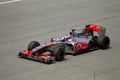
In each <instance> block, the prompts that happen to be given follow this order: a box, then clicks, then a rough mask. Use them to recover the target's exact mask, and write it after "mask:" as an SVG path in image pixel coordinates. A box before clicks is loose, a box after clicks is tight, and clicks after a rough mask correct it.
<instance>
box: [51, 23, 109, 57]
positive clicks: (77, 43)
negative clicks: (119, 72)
mask: <svg viewBox="0 0 120 80" xmlns="http://www.w3.org/2000/svg"><path fill="white" fill-rule="evenodd" d="M71 30H72V31H71V32H70V33H69V34H68V35H66V36H64V37H62V38H60V39H59V38H52V39H51V42H62V43H64V44H65V53H71V54H73V55H76V54H79V53H81V52H86V51H93V50H96V49H108V48H109V45H110V38H109V37H108V36H106V28H104V27H102V26H98V25H94V24H89V25H86V26H85V28H83V29H79V30H76V29H71Z"/></svg>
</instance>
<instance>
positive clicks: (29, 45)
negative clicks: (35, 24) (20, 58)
mask: <svg viewBox="0 0 120 80" xmlns="http://www.w3.org/2000/svg"><path fill="white" fill-rule="evenodd" d="M38 46H40V43H39V42H37V41H31V42H30V43H29V44H28V51H31V50H32V49H33V48H35V47H38Z"/></svg>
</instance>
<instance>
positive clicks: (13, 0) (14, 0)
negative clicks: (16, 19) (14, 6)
mask: <svg viewBox="0 0 120 80" xmlns="http://www.w3.org/2000/svg"><path fill="white" fill-rule="evenodd" d="M17 1H21V0H10V1H5V2H0V4H7V3H13V2H17Z"/></svg>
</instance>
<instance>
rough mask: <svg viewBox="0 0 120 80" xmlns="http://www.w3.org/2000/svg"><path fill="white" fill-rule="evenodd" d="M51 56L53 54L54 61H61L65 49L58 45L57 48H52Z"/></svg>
mask: <svg viewBox="0 0 120 80" xmlns="http://www.w3.org/2000/svg"><path fill="white" fill-rule="evenodd" d="M53 56H55V60H56V61H62V60H64V57H65V49H64V48H63V47H62V46H60V47H58V48H57V49H54V51H53Z"/></svg>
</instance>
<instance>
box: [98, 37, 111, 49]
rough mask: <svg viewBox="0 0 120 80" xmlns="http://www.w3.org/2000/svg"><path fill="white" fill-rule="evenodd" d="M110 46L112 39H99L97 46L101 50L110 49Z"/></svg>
mask: <svg viewBox="0 0 120 80" xmlns="http://www.w3.org/2000/svg"><path fill="white" fill-rule="evenodd" d="M109 45H110V38H109V37H108V36H104V37H98V38H97V46H98V48H100V49H108V48H109Z"/></svg>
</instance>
